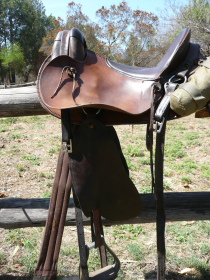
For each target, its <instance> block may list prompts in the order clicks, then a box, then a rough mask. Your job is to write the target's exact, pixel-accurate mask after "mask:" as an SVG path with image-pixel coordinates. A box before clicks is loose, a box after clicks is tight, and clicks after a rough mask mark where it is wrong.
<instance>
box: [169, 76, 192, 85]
mask: <svg viewBox="0 0 210 280" xmlns="http://www.w3.org/2000/svg"><path fill="white" fill-rule="evenodd" d="M174 77H180V78H182V79H184V82H183V83H186V82H187V77H186V76H184V77H183V76H182V75H180V74H176V75H173V76H172V77H171V78H170V79H169V80H168V82H169V83H171V82H172V80H173V78H174Z"/></svg>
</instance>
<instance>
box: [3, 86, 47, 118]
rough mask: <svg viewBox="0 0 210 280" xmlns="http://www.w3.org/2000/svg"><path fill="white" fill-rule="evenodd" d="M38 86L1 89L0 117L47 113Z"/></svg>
mask: <svg viewBox="0 0 210 280" xmlns="http://www.w3.org/2000/svg"><path fill="white" fill-rule="evenodd" d="M46 114H48V112H47V111H46V110H45V109H43V107H42V106H41V104H40V102H39V99H38V95H37V89H36V86H27V87H18V88H6V89H0V118H4V117H21V116H32V115H33V116H34V115H46Z"/></svg>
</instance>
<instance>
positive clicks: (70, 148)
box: [63, 139, 72, 154]
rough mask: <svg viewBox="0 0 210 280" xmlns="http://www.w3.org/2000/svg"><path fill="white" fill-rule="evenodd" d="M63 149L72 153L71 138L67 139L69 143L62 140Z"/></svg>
mask: <svg viewBox="0 0 210 280" xmlns="http://www.w3.org/2000/svg"><path fill="white" fill-rule="evenodd" d="M63 151H64V152H67V153H69V154H71V153H72V140H71V139H70V140H69V144H68V143H66V142H63Z"/></svg>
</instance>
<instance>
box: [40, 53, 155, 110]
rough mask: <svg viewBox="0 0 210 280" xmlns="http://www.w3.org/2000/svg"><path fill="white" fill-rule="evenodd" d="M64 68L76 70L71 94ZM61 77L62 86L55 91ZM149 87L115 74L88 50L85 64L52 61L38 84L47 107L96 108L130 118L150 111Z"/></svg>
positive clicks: (59, 59) (70, 82) (148, 83)
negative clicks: (130, 115)
mask: <svg viewBox="0 0 210 280" xmlns="http://www.w3.org/2000/svg"><path fill="white" fill-rule="evenodd" d="M67 65H70V66H71V67H74V68H75V69H76V70H77V74H76V87H75V90H74V92H73V94H72V92H71V91H72V88H73V79H72V78H71V77H69V75H68V74H67V73H66V72H65V71H64V73H63V75H62V71H63V68H64V67H65V66H67ZM61 77H62V83H61V85H60V87H59V88H58V85H59V82H60V79H61ZM152 83H153V81H142V80H137V79H132V78H130V77H126V76H124V75H122V74H120V73H118V72H117V71H114V70H113V69H112V68H110V67H109V66H108V65H107V63H106V58H104V57H101V56H99V55H98V54H96V53H94V52H92V51H90V50H88V51H87V57H86V59H85V61H84V63H83V62H79V61H75V60H74V59H72V58H70V57H68V56H59V57H57V58H55V59H53V60H52V61H51V62H50V63H49V64H48V65H47V67H46V68H45V69H44V70H43V72H42V73H41V77H39V80H38V86H39V97H40V100H41V102H42V103H43V104H44V105H46V106H47V107H50V108H55V109H64V108H76V107H81V106H83V107H95V108H105V109H109V110H115V111H124V112H127V113H130V114H141V113H143V112H145V111H146V110H148V109H149V108H150V105H151V92H150V91H151V84H152ZM122 85H123V87H122ZM57 88H58V89H57Z"/></svg>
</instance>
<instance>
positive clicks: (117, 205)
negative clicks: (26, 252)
mask: <svg viewBox="0 0 210 280" xmlns="http://www.w3.org/2000/svg"><path fill="white" fill-rule="evenodd" d="M199 58H202V56H201V54H200V47H199V45H197V44H192V43H190V29H188V28H187V29H185V30H183V31H182V32H181V33H180V34H179V36H178V37H177V38H176V39H175V41H174V42H173V44H172V45H171V47H170V48H169V50H168V51H167V53H166V54H165V56H164V57H163V59H162V60H161V61H160V63H159V64H158V65H157V66H156V67H154V68H138V67H131V66H127V65H122V64H119V63H116V62H113V61H111V60H109V59H107V58H105V57H103V56H101V55H99V54H97V53H95V52H93V51H91V50H89V49H87V46H86V42H85V39H84V36H83V34H82V33H81V32H80V31H79V30H78V29H76V28H73V29H72V30H71V31H66V30H65V31H61V32H59V33H58V35H57V37H56V40H55V43H54V46H53V50H52V54H51V55H50V56H49V57H48V58H47V59H46V60H45V61H44V63H43V64H42V66H41V68H40V71H39V75H38V85H37V87H38V94H39V98H40V102H41V104H42V105H43V107H44V108H45V109H46V110H48V111H49V112H50V114H52V115H54V116H55V117H58V118H61V121H62V148H61V151H60V155H59V159H58V165H57V170H56V175H55V180H54V186H53V193H52V197H51V202H50V208H49V216H48V220H47V223H46V230H45V236H44V240H43V245H42V249H41V253H40V259H39V262H38V265H37V268H36V271H35V276H34V280H37V279H55V278H56V273H57V261H58V255H59V249H60V245H61V239H62V234H63V228H64V225H65V218H66V212H67V208H68V203H69V196H70V191H71V187H72V189H73V197H74V203H75V211H76V212H75V213H76V223H77V231H78V243H79V251H80V279H83V280H87V279H94V280H102V279H106V280H107V279H115V278H116V277H117V273H118V271H119V268H120V262H119V260H118V258H117V257H116V255H115V254H114V253H113V252H112V251H111V249H110V248H109V247H108V246H107V244H106V243H105V240H104V233H103V227H102V222H101V216H103V217H105V218H107V219H109V220H126V219H129V218H132V217H135V216H137V215H139V214H140V212H141V200H140V196H139V194H138V192H137V190H136V188H135V186H134V184H133V183H132V181H131V180H130V178H129V171H128V167H127V164H126V161H125V158H124V156H123V153H122V151H121V147H120V143H119V140H118V137H117V134H116V132H115V130H114V128H113V126H112V125H116V124H147V127H148V129H147V137H146V138H147V147H148V148H149V150H150V153H151V157H150V158H151V172H152V187H153V190H154V194H155V197H156V201H157V251H158V279H159V280H160V279H161V280H163V279H165V243H164V231H165V212H164V196H163V144H164V135H165V128H166V120H170V119H174V118H178V117H179V116H178V115H176V114H175V113H174V112H173V111H172V110H170V108H169V99H170V94H171V93H172V92H173V91H174V90H175V89H176V88H177V87H178V85H179V83H182V82H183V81H185V80H186V79H187V77H188V76H189V75H190V73H191V72H192V71H193V70H194V69H195V68H196V67H197V65H198V64H197V63H198V60H199ZM155 125H156V126H157V128H156V131H157V136H156V155H155V170H153V131H154V126H155ZM82 213H83V214H84V215H85V216H87V217H91V231H92V240H93V245H91V246H92V247H95V248H99V252H100V256H101V265H102V268H101V269H99V270H97V271H95V272H89V271H88V255H89V250H90V247H91V246H88V245H86V244H85V240H84V230H83V222H82ZM107 251H108V252H109V253H110V254H111V256H112V257H113V264H111V265H109V264H108V262H107V254H106V253H107Z"/></svg>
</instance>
